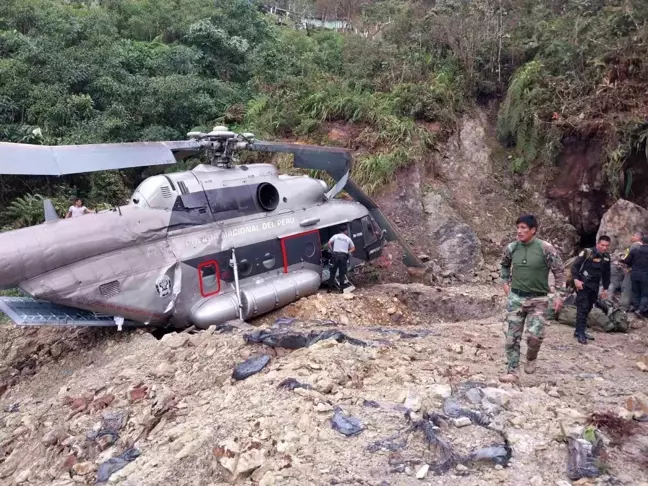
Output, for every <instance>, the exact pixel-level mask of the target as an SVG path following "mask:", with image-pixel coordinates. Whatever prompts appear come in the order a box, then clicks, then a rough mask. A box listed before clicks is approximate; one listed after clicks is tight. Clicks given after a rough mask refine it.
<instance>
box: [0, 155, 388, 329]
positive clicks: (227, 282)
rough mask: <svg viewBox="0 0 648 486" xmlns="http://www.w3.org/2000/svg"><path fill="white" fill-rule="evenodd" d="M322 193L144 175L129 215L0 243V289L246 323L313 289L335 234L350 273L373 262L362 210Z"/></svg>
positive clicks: (191, 319) (171, 320)
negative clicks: (345, 229)
mask: <svg viewBox="0 0 648 486" xmlns="http://www.w3.org/2000/svg"><path fill="white" fill-rule="evenodd" d="M325 193H326V184H325V183H324V182H323V181H319V180H317V179H313V178H310V177H306V176H285V175H279V174H278V172H277V170H276V168H275V167H274V166H272V165H265V164H252V165H249V166H234V167H228V168H224V167H213V166H198V167H197V168H196V169H194V170H192V171H188V172H178V173H171V174H165V175H158V176H153V177H149V178H148V179H146V180H145V181H144V182H143V183H142V184H141V185H140V186H139V187H138V188H137V189H136V190H135V192H134V193H133V196H132V198H131V200H130V202H129V204H128V205H126V206H121V207H119V208H115V209H113V210H110V211H106V212H100V213H98V214H89V215H84V216H82V217H78V218H71V219H67V220H56V221H51V222H46V223H43V224H41V225H37V226H33V227H29V228H23V229H20V230H16V231H11V232H6V233H3V234H0V268H2V272H1V273H0V288H12V287H19V288H20V289H22V290H23V291H25V292H27V293H28V294H30V295H31V296H33V297H34V298H36V299H39V300H44V301H48V302H52V303H55V304H59V305H62V306H67V307H72V308H76V309H83V310H86V311H90V312H95V313H101V314H106V315H110V316H116V317H119V318H123V319H125V320H127V321H132V322H136V323H144V324H147V325H166V324H171V325H174V326H177V327H184V326H187V325H189V324H195V325H197V326H199V327H206V326H209V325H211V324H218V323H220V322H224V321H226V320H229V319H233V318H236V317H238V316H241V317H243V318H246V319H247V318H252V317H255V316H257V315H261V314H263V313H265V312H268V311H270V310H272V309H275V308H278V307H281V306H283V305H286V304H288V303H290V302H293V301H295V300H297V299H298V298H300V297H303V296H306V295H309V294H312V293H314V292H315V291H317V289H318V288H319V286H320V284H321V281H322V273H323V268H324V266H325V261H326V256H325V254H326V249H325V246H326V242H327V241H328V239H329V238H330V237H331V236H333V234H335V233H336V232H338V230H339V227H340V225H347V224H348V225H349V229H350V231H349V236H350V237H351V238H352V239H353V241H354V244H355V247H356V251H355V252H354V254H353V255H352V257H351V259H350V260H351V261H350V267H351V268H353V267H355V266H358V265H361V264H362V263H364V262H366V261H369V260H372V259H374V258H377V257H378V256H380V254H381V252H382V247H383V243H384V233H383V232H381V230H380V228H379V227H378V225H377V224H376V222H375V221H374V220H373V218H372V217H371V216H370V214H369V211H368V210H367V209H366V208H365V206H363V205H362V204H359V203H357V202H352V201H345V200H339V199H336V200H330V199H328V198H327V197H326V196H325ZM323 248H324V253H323Z"/></svg>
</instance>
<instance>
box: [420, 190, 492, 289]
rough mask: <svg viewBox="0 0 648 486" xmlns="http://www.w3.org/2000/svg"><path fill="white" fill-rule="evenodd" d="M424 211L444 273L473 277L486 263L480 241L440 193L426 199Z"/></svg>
mask: <svg viewBox="0 0 648 486" xmlns="http://www.w3.org/2000/svg"><path fill="white" fill-rule="evenodd" d="M423 208H424V211H425V215H426V223H427V229H428V235H429V243H430V245H431V246H432V249H433V250H434V251H435V252H436V253H437V255H439V258H440V261H439V264H440V265H441V267H442V269H443V270H444V271H446V272H452V273H453V274H455V275H463V276H464V277H472V275H473V274H474V272H475V270H477V269H478V268H479V267H480V266H481V265H482V264H483V262H484V259H483V257H482V254H481V244H480V242H479V238H477V235H476V234H475V232H474V231H473V230H472V228H471V227H470V226H468V225H467V224H466V222H465V221H464V220H463V219H461V217H460V216H459V215H458V214H457V212H456V211H455V210H454V209H452V208H451V207H450V205H449V204H448V203H447V202H446V201H445V199H444V198H443V196H442V195H441V194H439V193H429V194H426V195H425V196H424V198H423Z"/></svg>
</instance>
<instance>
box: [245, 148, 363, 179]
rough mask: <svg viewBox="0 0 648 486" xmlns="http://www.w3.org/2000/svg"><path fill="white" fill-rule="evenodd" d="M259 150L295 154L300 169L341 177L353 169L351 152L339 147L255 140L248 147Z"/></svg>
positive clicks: (295, 162) (296, 165) (295, 164)
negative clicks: (321, 171)
mask: <svg viewBox="0 0 648 486" xmlns="http://www.w3.org/2000/svg"><path fill="white" fill-rule="evenodd" d="M248 149H249V150H255V151H257V152H274V153H288V154H294V156H295V161H294V166H295V167H297V168H299V169H314V170H324V171H326V172H328V173H329V174H331V176H333V177H335V176H337V178H341V177H342V176H343V175H344V174H345V173H347V172H348V171H350V170H351V160H352V159H351V152H350V151H349V150H345V149H342V148H337V147H318V146H315V145H300V144H298V143H280V142H254V143H253V144H251V145H250V146H249V147H248Z"/></svg>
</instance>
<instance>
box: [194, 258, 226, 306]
mask: <svg viewBox="0 0 648 486" xmlns="http://www.w3.org/2000/svg"><path fill="white" fill-rule="evenodd" d="M210 265H214V266H215V267H216V284H217V285H218V288H217V289H216V290H215V291H214V292H209V293H208V294H206V293H205V289H204V286H203V279H202V269H203V268H204V267H208V266H210ZM198 285H200V295H202V296H203V297H210V296H212V295H216V294H218V293H219V292H220V289H221V284H220V266H219V265H218V262H217V261H216V260H207V261H204V262H201V263H200V264H198Z"/></svg>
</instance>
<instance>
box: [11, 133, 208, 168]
mask: <svg viewBox="0 0 648 486" xmlns="http://www.w3.org/2000/svg"><path fill="white" fill-rule="evenodd" d="M200 150H201V143H200V142H198V141H196V140H188V141H178V142H135V143H102V144H89V145H53V146H49V145H31V144H26V143H7V142H0V174H15V175H57V176H58V175H64V174H78V173H82V172H96V171H101V170H114V169H127V168H131V167H147V166H151V165H171V164H175V163H176V161H177V160H181V159H183V158H186V157H189V156H190V155H192V154H194V153H198V152H199V151H200Z"/></svg>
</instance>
